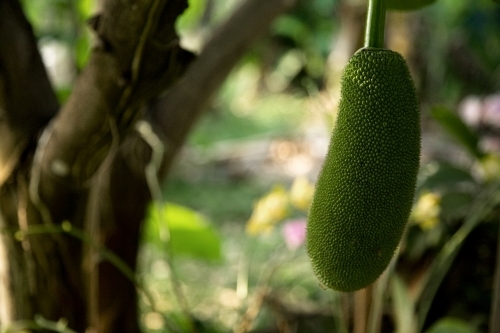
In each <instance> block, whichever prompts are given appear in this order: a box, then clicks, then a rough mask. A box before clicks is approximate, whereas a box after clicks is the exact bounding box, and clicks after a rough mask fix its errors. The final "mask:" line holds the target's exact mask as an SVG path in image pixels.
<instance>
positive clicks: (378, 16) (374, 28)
mask: <svg viewBox="0 0 500 333" xmlns="http://www.w3.org/2000/svg"><path fill="white" fill-rule="evenodd" d="M385 1H386V0H369V2H368V13H367V14H366V30H365V47H375V48H383V47H384V28H385Z"/></svg>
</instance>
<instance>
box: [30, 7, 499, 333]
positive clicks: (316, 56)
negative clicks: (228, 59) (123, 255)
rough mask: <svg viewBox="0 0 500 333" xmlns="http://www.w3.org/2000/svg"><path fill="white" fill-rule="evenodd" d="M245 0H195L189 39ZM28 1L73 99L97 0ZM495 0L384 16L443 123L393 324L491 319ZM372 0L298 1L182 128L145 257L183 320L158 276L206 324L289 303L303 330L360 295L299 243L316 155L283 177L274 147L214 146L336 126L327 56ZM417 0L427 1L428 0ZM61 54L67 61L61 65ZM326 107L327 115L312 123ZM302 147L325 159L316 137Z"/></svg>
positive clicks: (409, 237)
mask: <svg viewBox="0 0 500 333" xmlns="http://www.w3.org/2000/svg"><path fill="white" fill-rule="evenodd" d="M242 1H243V0H189V5H190V8H189V9H188V10H186V11H185V13H184V14H183V15H182V17H180V18H179V20H178V21H177V25H176V26H177V29H178V31H179V34H180V35H181V36H182V39H183V42H186V43H188V44H190V45H192V46H193V47H194V49H195V50H199V49H200V48H201V45H203V43H204V42H205V41H206V38H207V36H209V35H210V32H211V31H213V29H215V28H216V27H217V25H218V24H220V23H221V22H222V21H223V20H224V19H226V18H227V17H228V15H230V13H231V11H232V10H233V9H234V8H235V7H236V6H237V5H239V4H240V3H241V2H242ZM21 2H22V4H23V7H24V8H25V11H26V14H27V16H28V18H29V20H30V22H31V23H32V25H33V28H34V31H35V34H36V36H37V38H38V39H39V43H40V48H41V50H42V54H43V56H44V60H45V62H46V65H47V68H48V69H49V72H50V73H52V74H51V75H52V76H51V77H52V79H53V82H54V84H55V86H56V88H57V92H58V96H59V98H60V100H61V101H65V100H66V98H67V97H68V96H69V94H70V93H71V88H72V82H73V80H74V79H75V77H76V73H78V72H79V71H80V70H81V69H82V68H83V67H84V66H85V64H86V62H87V61H88V57H89V51H90V47H91V44H92V42H91V41H92V36H91V32H90V31H89V28H88V27H87V26H86V23H85V22H86V20H87V19H89V18H90V17H91V16H92V15H93V14H94V11H95V9H96V1H94V0H74V1H73V0H44V1H31V0H22V1H21ZM396 2H397V3H396ZM497 2H498V1H491V0H461V1H456V0H438V1H432V0H412V1H405V2H403V1H400V0H390V1H389V5H390V6H392V7H393V8H396V7H398V6H399V8H400V9H402V4H404V7H405V9H410V7H411V8H412V9H414V8H416V7H417V6H418V7H419V10H416V11H408V12H405V13H399V12H397V11H396V12H392V13H390V14H389V15H394V16H393V17H396V21H397V20H400V21H401V22H404V24H403V25H399V26H398V25H389V26H388V32H387V36H388V38H389V40H390V38H395V37H394V36H398V33H402V31H404V30H405V29H406V30H408V33H407V34H406V35H401V36H402V37H400V38H401V39H402V40H403V41H404V42H405V43H406V45H408V48H407V49H406V51H407V53H406V54H405V56H406V58H407V59H408V61H409V63H410V67H411V68H412V74H413V75H414V77H415V79H416V82H417V84H418V90H419V95H420V98H421V105H422V119H423V129H424V139H427V138H434V137H437V139H436V142H437V143H438V144H436V146H438V147H433V145H432V144H427V145H426V146H424V149H428V150H429V151H424V156H423V159H422V165H421V170H420V172H419V178H418V184H417V188H416V192H415V205H414V210H413V213H412V215H411V218H410V220H411V221H410V223H409V226H408V228H407V233H406V237H405V240H404V242H403V243H402V244H401V248H400V252H399V258H398V261H397V263H396V266H395V269H394V273H393V274H391V275H390V278H389V284H388V287H387V288H388V293H387V294H385V295H386V296H387V297H384V299H383V300H382V301H383V302H384V303H383V305H384V310H386V311H384V318H383V319H384V320H383V323H384V326H383V332H384V333H385V332H393V331H395V332H398V333H403V332H404V333H420V332H425V333H447V332H453V333H456V332H464V333H468V332H485V331H486V327H487V324H485V320H484V316H487V315H488V313H487V311H488V309H489V302H490V299H491V274H490V271H491V270H492V265H493V264H492V263H491V260H492V259H491V258H493V257H494V255H493V253H495V248H494V245H495V241H496V234H495V232H496V228H497V227H496V224H497V223H498V205H496V206H495V205H493V207H491V205H490V206H488V205H486V203H490V200H493V199H495V198H496V195H497V193H493V194H491V193H489V192H488V190H489V189H491V186H495V185H496V184H498V182H499V178H500V154H499V152H500V144H499V133H500V120H499V119H500V97H499V95H498V91H499V90H500V63H499V59H500V6H499V5H498V4H497ZM364 3H366V1H364V0H359V1H358V0H299V1H298V5H297V6H296V7H295V8H294V9H293V10H291V11H290V12H288V13H286V14H285V15H283V16H282V17H280V18H279V19H277V20H276V21H275V23H274V24H273V26H272V29H271V31H270V34H269V35H268V36H267V37H265V38H263V39H262V40H260V41H259V42H258V43H257V44H256V45H255V46H254V47H253V49H252V50H251V51H250V52H249V53H248V54H247V55H246V56H245V58H244V59H242V61H241V63H240V64H239V65H238V66H237V67H236V68H235V69H234V71H233V73H232V74H231V75H230V77H229V78H228V79H227V81H226V83H225V84H224V86H223V87H222V89H221V91H220V92H219V94H218V95H217V96H216V97H215V100H214V103H212V105H211V107H210V110H209V112H207V113H206V115H205V116H204V117H203V118H202V119H201V120H200V123H199V124H198V126H197V127H196V129H195V131H194V132H193V133H192V135H191V137H190V138H189V142H188V144H187V148H186V151H187V153H186V154H185V155H186V156H187V158H186V157H184V158H185V160H184V161H182V158H181V161H180V163H179V165H178V167H177V168H176V170H174V172H173V174H172V177H171V178H170V179H169V181H168V182H167V185H166V187H165V189H164V194H165V197H166V198H167V200H168V203H166V204H165V208H159V207H154V206H152V208H151V210H150V212H149V215H148V218H147V219H146V223H145V225H144V228H143V235H144V238H143V239H144V242H143V244H142V251H141V256H140V261H139V266H140V272H139V274H140V276H141V277H142V278H143V279H144V281H145V283H146V285H147V286H148V287H149V289H151V290H153V291H154V295H155V297H156V299H157V302H158V304H157V309H158V310H160V311H162V312H163V313H166V314H168V316H167V317H168V318H171V320H172V321H174V322H176V323H179V325H181V326H182V325H184V326H182V327H184V328H186V330H188V329H189V325H191V324H193V323H189V321H188V319H187V318H186V317H185V316H184V314H182V313H181V311H180V310H179V308H180V306H179V304H180V303H182V301H180V300H179V299H178V296H176V292H175V287H172V286H171V285H169V284H167V283H165V281H169V282H172V281H173V282H176V281H177V283H179V284H181V285H182V288H181V289H183V290H186V291H187V292H186V294H187V295H186V296H187V304H188V305H189V310H190V311H191V312H192V314H193V315H194V316H195V317H196V318H197V319H196V320H195V322H194V325H195V326H196V327H198V328H199V331H200V332H227V331H231V330H233V329H234V328H235V327H237V325H238V324H240V323H241V322H243V321H244V320H247V319H248V318H249V317H248V316H250V315H252V316H253V317H250V322H251V325H253V326H252V327H253V329H254V331H255V332H258V331H259V330H260V331H266V330H267V332H274V331H272V330H273V329H275V331H279V329H283V327H284V326H281V327H278V326H279V325H280V323H281V324H282V325H284V324H283V323H284V322H286V320H284V319H283V318H287V320H290V322H291V323H293V324H294V325H296V326H295V327H297V332H310V331H314V332H322V331H326V330H327V329H329V331H330V332H331V331H333V329H331V328H330V326H332V325H334V326H336V327H339V328H340V327H342V326H343V324H342V318H343V314H345V312H348V311H345V309H348V308H349V306H350V305H352V304H351V303H345V302H344V301H345V300H343V296H341V295H340V294H339V293H335V292H325V291H324V290H322V289H321V288H320V287H319V286H318V283H317V280H316V279H315V277H314V275H313V274H312V271H311V269H310V266H309V262H308V259H307V256H306V251H305V247H304V246H303V239H304V230H305V215H306V211H307V207H308V204H309V201H310V197H311V196H312V192H313V185H312V184H311V182H310V179H314V178H315V176H316V175H315V174H314V172H315V171H317V169H314V168H311V169H310V171H309V173H308V174H307V175H305V176H304V174H302V176H304V177H297V175H293V176H291V175H286V176H283V175H282V176H281V177H277V176H276V175H275V174H266V172H265V171H263V170H267V169H266V167H268V166H269V164H271V163H272V162H273V161H272V158H271V157H269V156H266V157H265V158H264V159H263V160H262V161H260V163H262V164H264V167H262V168H261V169H257V171H254V170H251V171H248V170H247V169H245V170H244V171H243V172H242V171H240V170H239V171H238V172H236V173H235V172H234V170H232V169H231V168H232V167H233V166H234V165H233V163H234V160H236V159H238V158H241V156H240V155H241V154H242V153H241V152H238V153H239V154H240V155H238V154H235V153H232V154H231V153H229V154H228V155H227V156H223V158H221V157H220V156H219V155H220V151H221V150H223V149H220V148H221V147H226V148H227V146H230V147H232V146H238V145H242V147H243V148H242V151H243V155H245V156H247V157H248V156H251V155H252V154H253V153H254V152H252V151H251V150H247V149H248V148H247V146H245V145H243V144H244V143H246V142H247V143H255V142H256V141H259V140H273V139H276V138H287V139H290V140H292V139H295V140H305V139H309V140H311V137H312V138H313V140H315V139H317V137H318V136H319V135H318V133H317V132H318V128H319V129H322V130H324V129H326V130H327V131H329V130H330V128H331V119H332V116H333V115H332V113H334V109H335V101H336V97H335V94H334V92H333V90H336V89H337V88H338V87H336V86H335V84H334V83H332V82H334V81H335V80H331V78H328V76H329V75H330V76H332V75H333V76H335V75H337V74H338V73H334V72H333V69H332V68H333V67H342V66H340V65H339V64H332V61H336V59H337V58H335V57H333V56H332V55H334V53H336V52H340V53H342V52H344V53H345V52H346V51H347V49H346V46H345V42H344V43H342V41H343V38H346V35H345V34H346V31H348V32H352V30H353V27H355V26H357V25H360V24H364V22H363V17H362V15H359V12H358V11H359V8H360V7H359V5H360V4H361V6H363V5H364ZM424 5H429V6H425V7H422V8H421V9H420V7H421V6H424ZM391 24H392V23H391ZM402 26H403V27H405V29H402V28H401V27H402ZM343 27H344V29H343ZM360 31H362V29H361V30H360ZM354 37H355V36H352V35H349V38H354ZM332 59H333V60H332ZM58 63H66V65H65V66H66V67H63V69H62V70H59V72H58V71H57V70H56V69H57V66H58V65H57V64H58ZM334 65H337V66H334ZM61 72H62V73H66V76H67V77H66V78H65V79H64V80H61V79H60V77H58V75H59V76H61ZM318 122H319V123H320V124H321V126H316V127H313V126H314V125H315V124H317V123H318ZM311 132H314V133H313V135H311ZM441 134H445V135H443V136H441ZM326 139H327V138H326ZM308 147H309V148H308V149H310V150H311V151H309V152H308V153H309V154H311V155H312V156H313V160H314V161H315V162H316V163H317V162H318V161H317V159H318V156H320V155H321V153H318V151H320V152H321V148H318V146H313V145H311V146H308ZM311 147H312V148H311ZM319 147H321V146H319ZM432 149H435V150H436V151H432ZM226 150H227V149H226ZM218 154H219V155H218ZM493 188H494V187H493ZM493 201H494V200H493ZM482 203H485V204H484V205H481V204H482ZM212 223H213V224H212ZM245 230H247V232H248V233H246V232H245ZM249 233H250V234H254V235H255V236H257V237H254V236H251V235H249ZM167 239H169V241H168V242H167V241H166V240H167ZM464 244H465V245H464ZM168 248H170V251H171V253H170V254H171V257H170V258H169V255H167V253H168V252H166V251H167V249H168ZM456 258H457V259H456ZM200 259H201V260H200ZM461 265H462V266H461ZM485 267H486V268H485ZM467 274H469V275H467ZM466 278H469V279H466ZM176 279H177V280H176ZM488 279H490V280H488ZM180 281H181V282H180ZM488 288H489V289H488ZM422 295H428V297H427V299H426V300H423V298H422ZM423 301H425V302H431V303H432V304H431V305H429V306H430V309H428V315H427V313H423V312H422V311H421V310H422V302H423ZM259 302H260V303H259ZM387 303H390V304H391V305H392V307H388V306H385V305H386V304H387ZM346 304H347V305H346ZM141 307H142V309H143V313H142V315H141V322H142V324H143V325H144V328H145V330H147V331H150V332H166V328H165V323H164V320H165V318H163V317H162V316H160V315H159V314H158V313H157V312H155V311H153V310H152V309H151V307H150V305H149V304H148V302H146V301H141ZM325 309H326V311H325ZM485 309H486V310H485ZM252 311H253V312H252ZM280 311H281V312H280ZM424 312H425V311H424ZM481 316H483V317H481ZM456 318H462V319H461V320H459V319H456ZM477 318H479V319H477ZM481 318H483V319H481ZM469 319H470V321H472V320H476V322H477V325H475V324H471V323H470V322H468V321H469ZM476 322H474V323H476ZM346 326H349V325H346ZM338 331H341V330H340V329H339V330H338Z"/></svg>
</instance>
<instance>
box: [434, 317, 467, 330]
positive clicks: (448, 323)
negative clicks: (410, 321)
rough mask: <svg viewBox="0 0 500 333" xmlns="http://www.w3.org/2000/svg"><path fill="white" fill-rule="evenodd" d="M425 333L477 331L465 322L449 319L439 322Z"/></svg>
mask: <svg viewBox="0 0 500 333" xmlns="http://www.w3.org/2000/svg"><path fill="white" fill-rule="evenodd" d="M425 333H477V330H476V329H475V328H474V327H473V326H472V325H470V324H469V323H467V322H466V321H465V320H462V319H457V318H451V317H450V318H443V319H441V320H439V321H438V322H437V323H436V324H434V325H432V327H431V328H429V329H428V330H427V331H425Z"/></svg>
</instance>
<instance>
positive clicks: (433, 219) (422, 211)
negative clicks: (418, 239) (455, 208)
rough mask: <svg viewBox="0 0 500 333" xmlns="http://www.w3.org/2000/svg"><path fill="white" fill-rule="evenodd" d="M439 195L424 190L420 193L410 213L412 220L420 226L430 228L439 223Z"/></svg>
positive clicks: (423, 228) (424, 228)
mask: <svg viewBox="0 0 500 333" xmlns="http://www.w3.org/2000/svg"><path fill="white" fill-rule="evenodd" d="M440 203H441V195H439V194H437V193H432V192H425V193H422V194H421V195H420V198H418V201H417V203H416V204H415V206H414V208H413V212H412V214H411V216H412V218H413V220H414V221H415V222H416V223H417V224H418V225H419V226H420V228H422V230H430V229H432V228H434V227H435V226H436V225H437V224H438V223H439V214H440V213H441V207H440Z"/></svg>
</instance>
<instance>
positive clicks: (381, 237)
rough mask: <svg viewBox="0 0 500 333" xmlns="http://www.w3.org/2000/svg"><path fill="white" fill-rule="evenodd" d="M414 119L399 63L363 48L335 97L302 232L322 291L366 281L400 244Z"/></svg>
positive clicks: (409, 87) (410, 89)
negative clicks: (334, 112) (335, 106)
mask: <svg viewBox="0 0 500 333" xmlns="http://www.w3.org/2000/svg"><path fill="white" fill-rule="evenodd" d="M419 157H420V116H419V106H418V100H417V96H416V91H415V87H414V84H413V80H412V78H411V76H410V72H409V70H408V66H407V65H406V62H405V60H404V59H403V57H402V56H401V55H400V54H398V53H396V52H393V51H390V50H386V49H376V48H364V49H361V50H359V51H358V52H356V53H355V54H354V55H353V56H352V57H351V59H350V60H349V62H348V64H347V66H346V67H345V69H344V72H343V74H342V81H341V99H340V104H339V112H338V117H337V121H336V126H335V129H334V131H333V135H332V139H331V142H330V146H329V148H328V154H327V156H326V159H325V162H324V165H323V167H322V170H321V172H320V174H319V178H318V181H317V184H316V191H315V194H314V197H313V201H312V203H311V207H310V210H309V216H308V226H307V251H308V254H309V257H310V259H311V262H312V267H313V270H314V272H315V274H316V275H317V276H318V278H319V280H320V281H321V283H323V284H324V285H325V286H326V287H328V288H332V289H335V290H339V291H354V290H358V289H361V288H364V287H366V286H368V285H369V284H371V283H372V282H374V281H375V280H376V279H377V278H378V277H379V276H380V274H382V272H383V271H384V270H385V268H386V267H387V265H388V264H389V262H390V260H391V258H392V256H393V255H394V253H395V250H396V248H397V246H398V244H399V242H400V240H401V237H402V234H403V231H404V228H405V225H406V222H407V219H408V216H409V214H410V210H411V207H412V203H413V196H414V191H415V183H416V177H417V171H418V167H419Z"/></svg>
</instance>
